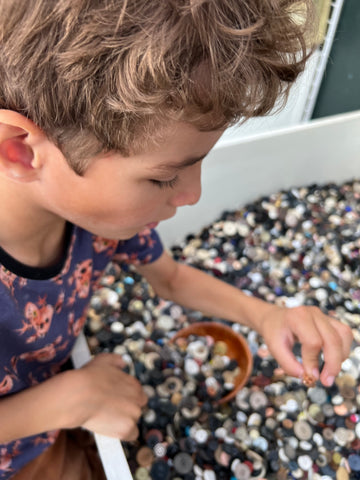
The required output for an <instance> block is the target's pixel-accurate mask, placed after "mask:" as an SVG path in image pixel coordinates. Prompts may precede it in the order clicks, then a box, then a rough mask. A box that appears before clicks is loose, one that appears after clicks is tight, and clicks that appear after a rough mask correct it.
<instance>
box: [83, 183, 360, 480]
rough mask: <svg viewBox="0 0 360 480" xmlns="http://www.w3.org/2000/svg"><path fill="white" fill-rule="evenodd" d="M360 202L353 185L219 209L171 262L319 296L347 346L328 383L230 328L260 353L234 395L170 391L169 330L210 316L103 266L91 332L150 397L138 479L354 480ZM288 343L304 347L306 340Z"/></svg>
mask: <svg viewBox="0 0 360 480" xmlns="http://www.w3.org/2000/svg"><path fill="white" fill-rule="evenodd" d="M359 198H360V183H359V182H357V181H354V182H348V183H345V184H343V185H340V186H336V185H333V184H331V185H325V186H318V185H311V186H310V187H303V188H297V189H292V190H290V191H286V192H279V193H276V194H273V195H271V196H269V197H266V198H261V199H259V200H258V201H256V202H254V203H252V204H249V205H247V206H245V207H244V208H242V209H240V210H237V211H231V212H230V211H229V212H224V214H223V215H222V216H221V218H220V219H218V220H217V221H215V222H214V223H213V224H212V225H210V226H208V227H207V228H204V229H203V230H202V231H201V232H200V233H199V234H197V235H191V236H188V237H187V238H186V241H184V243H183V244H182V245H179V246H175V247H174V248H173V249H172V253H173V255H174V257H175V258H176V259H179V260H181V261H182V262H185V263H188V264H191V265H195V266H196V267H197V268H202V269H203V270H205V271H207V272H208V273H209V274H211V275H215V276H217V277H220V278H221V279H222V280H224V281H226V282H228V283H231V284H233V285H235V286H237V287H239V288H241V289H242V290H243V291H244V290H245V291H246V292H248V293H249V294H251V295H256V296H258V297H260V298H263V299H265V300H267V301H270V302H274V303H277V304H279V305H286V306H289V307H292V306H298V305H317V306H319V307H320V308H321V309H322V310H323V311H324V312H328V313H331V314H333V315H335V316H337V317H338V318H339V319H340V320H341V321H344V322H346V323H347V324H349V325H350V326H351V327H352V329H353V333H354V339H355V340H354V345H353V349H352V352H351V355H350V358H349V359H348V360H346V361H345V362H344V363H343V365H342V371H341V373H340V375H339V376H338V377H337V379H336V381H335V383H334V385H333V386H332V387H330V388H325V387H323V386H322V385H320V384H317V385H315V386H313V387H310V388H308V387H306V386H305V385H303V384H302V383H301V382H300V381H299V380H297V379H294V378H292V377H289V376H287V375H285V374H284V372H283V371H282V370H281V369H280V368H279V367H278V365H277V363H276V362H275V360H274V359H273V357H272V356H271V354H270V352H269V351H268V349H267V347H266V345H265V344H264V343H263V340H262V338H261V337H260V336H259V335H258V334H257V333H256V332H255V331H252V330H249V329H247V328H246V327H242V326H240V325H238V324H234V325H232V328H233V329H234V330H237V331H238V332H240V333H241V334H242V335H244V336H245V337H246V339H247V342H248V345H249V347H250V349H251V351H252V353H253V359H254V368H253V372H252V375H251V377H250V380H249V382H248V384H247V386H246V387H245V388H243V389H242V390H241V391H240V392H239V393H238V394H237V396H236V398H235V399H234V400H233V401H231V402H229V403H228V404H226V405H217V404H216V403H214V402H213V401H211V399H210V398H209V397H207V396H206V394H205V392H204V390H203V391H202V392H200V393H199V392H197V395H195V391H196V382H194V381H192V380H187V381H186V382H185V383H186V384H188V385H187V389H185V393H184V391H183V390H181V393H180V394H179V395H175V393H179V392H174V391H173V390H174V389H175V390H176V389H177V388H178V387H179V379H180V382H183V380H182V379H181V374H180V371H179V368H178V367H176V366H175V365H174V362H173V361H172V360H171V358H169V342H168V340H169V339H170V338H171V337H172V336H173V335H174V334H175V333H176V331H178V330H179V329H180V328H182V327H184V326H187V325H189V324H191V323H193V322H195V321H201V320H207V321H209V319H208V318H205V317H203V316H202V315H201V314H200V313H199V312H193V311H188V310H186V309H183V308H182V307H180V306H178V305H175V304H172V303H170V302H165V301H163V300H161V299H159V298H157V297H156V296H155V294H154V292H153V291H152V289H151V286H149V285H148V284H147V283H146V282H145V281H144V279H142V278H141V277H140V276H139V275H138V274H137V273H136V272H133V271H128V272H124V271H121V270H120V268H119V266H118V265H116V264H110V265H109V267H108V269H107V271H106V273H105V276H104V277H103V279H102V280H101V288H100V289H99V290H98V292H97V293H96V295H94V297H93V299H92V301H91V308H90V310H89V315H88V322H87V325H86V333H87V336H88V341H89V344H90V346H91V348H92V350H93V351H94V352H95V353H96V352H100V351H114V352H117V353H119V354H121V355H123V358H124V359H125V361H126V362H127V364H128V370H129V372H130V373H131V374H133V375H136V376H137V378H139V380H140V381H141V383H142V384H143V385H144V388H145V390H146V392H147V394H148V396H149V403H148V407H147V409H146V411H145V412H144V415H143V417H142V419H141V421H140V424H139V430H140V437H139V440H138V441H137V442H136V443H135V444H131V445H130V444H129V445H126V451H127V456H128V460H129V464H130V467H131V469H132V471H133V474H134V477H135V479H136V480H147V479H159V480H160V479H161V480H165V479H181V478H183V479H186V480H202V479H203V480H213V479H214V480H215V479H220V480H222V479H223V480H226V479H229V480H235V479H238V480H243V479H244V480H246V479H255V478H258V479H260V478H266V479H269V480H270V479H280V480H281V479H288V478H289V479H313V480H329V479H332V478H336V479H337V480H346V479H348V478H350V479H357V478H359V479H360V414H359V407H360V393H359V388H358V378H359V375H360V369H359V366H360V346H359V343H360V334H359V331H358V326H359V324H360V307H359V302H360V280H359V278H360V275H359V273H360V272H359V269H360V263H359V257H360V223H359V214H360V204H358V203H359ZM212 320H214V321H221V320H220V319H212ZM294 353H295V355H297V356H300V348H299V345H296V346H295V349H294ZM160 366H161V369H160V368H159V367H160ZM164 370H165V371H166V374H165V375H166V378H168V377H170V379H171V380H168V383H166V382H165V381H164V378H165V377H164V373H163V372H164ZM180 370H181V369H180ZM190 370H191V368H190ZM183 383H184V382H183ZM164 389H165V390H164ZM165 391H166V392H167V396H164V394H165ZM169 392H170V394H169V395H168V393H169Z"/></svg>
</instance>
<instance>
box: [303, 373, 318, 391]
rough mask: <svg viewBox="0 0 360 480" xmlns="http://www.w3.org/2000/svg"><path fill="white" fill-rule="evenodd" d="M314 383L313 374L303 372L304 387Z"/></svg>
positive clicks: (312, 385)
mask: <svg viewBox="0 0 360 480" xmlns="http://www.w3.org/2000/svg"><path fill="white" fill-rule="evenodd" d="M315 383H316V379H315V377H314V375H310V374H308V373H305V374H304V378H303V384H304V385H305V387H308V388H310V387H314V386H315Z"/></svg>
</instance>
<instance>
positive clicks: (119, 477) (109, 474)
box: [71, 332, 133, 480]
mask: <svg viewBox="0 0 360 480" xmlns="http://www.w3.org/2000/svg"><path fill="white" fill-rule="evenodd" d="M71 358H72V361H73V364H74V367H75V368H81V367H82V366H83V365H85V364H86V363H88V362H89V361H90V360H91V353H90V350H89V346H88V344H87V341H86V338H85V335H84V334H83V332H81V333H80V335H79V337H78V339H77V341H76V343H75V345H74V348H73V351H72V354H71ZM95 441H96V445H97V448H98V451H99V455H100V458H101V461H102V464H103V467H104V470H105V474H106V478H107V480H133V477H132V475H131V472H130V469H129V465H128V463H127V460H126V457H125V454H124V450H123V448H122V445H121V442H120V441H119V440H117V439H116V438H110V437H106V436H105V435H99V434H97V433H95Z"/></svg>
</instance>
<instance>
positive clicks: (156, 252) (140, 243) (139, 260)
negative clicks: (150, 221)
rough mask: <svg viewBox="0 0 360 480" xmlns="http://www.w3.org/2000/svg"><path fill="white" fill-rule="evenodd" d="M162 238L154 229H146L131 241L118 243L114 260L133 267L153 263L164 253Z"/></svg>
mask: <svg viewBox="0 0 360 480" xmlns="http://www.w3.org/2000/svg"><path fill="white" fill-rule="evenodd" d="M163 250H164V248H163V245H162V243H161V240H160V237H159V235H158V234H157V232H156V231H155V230H154V229H149V228H147V229H145V230H143V231H142V232H140V233H138V234H137V235H135V236H134V237H132V238H130V239H129V240H122V241H120V242H119V243H118V246H117V249H116V251H115V255H114V260H116V261H118V262H121V263H125V264H133V265H141V264H146V263H151V262H154V261H155V260H157V259H158V258H159V257H160V256H161V254H162V253H163Z"/></svg>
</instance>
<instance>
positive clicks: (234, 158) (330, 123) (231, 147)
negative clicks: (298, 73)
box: [158, 111, 360, 246]
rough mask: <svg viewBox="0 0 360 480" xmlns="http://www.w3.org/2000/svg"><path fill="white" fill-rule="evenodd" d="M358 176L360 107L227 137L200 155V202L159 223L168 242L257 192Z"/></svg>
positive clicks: (193, 230)
mask: <svg viewBox="0 0 360 480" xmlns="http://www.w3.org/2000/svg"><path fill="white" fill-rule="evenodd" d="M355 176H359V177H360V111H358V112H353V113H350V114H345V115H337V116H333V117H329V118H326V119H321V120H316V121H312V122H309V123H307V124H304V125H297V126H293V127H290V128H285V129H280V130H277V131H275V132H267V133H262V134H260V135H256V136H254V137H251V138H247V139H239V138H235V139H233V140H231V139H226V142H225V141H223V142H222V144H218V146H216V148H215V149H214V150H213V151H212V152H211V153H210V154H209V156H208V158H207V159H206V160H205V161H204V166H203V175H202V185H203V193H202V197H201V199H200V201H199V203H198V204H197V205H195V206H192V207H183V208H181V209H179V211H178V213H177V215H176V216H175V217H174V218H172V219H170V220H167V221H166V222H163V223H161V224H160V225H159V227H158V231H159V232H160V235H161V237H162V239H163V241H164V243H165V245H167V246H170V245H173V244H174V243H176V242H178V241H180V240H182V239H183V238H184V236H185V235H186V234H187V233H197V232H199V231H200V229H201V228H202V227H203V226H205V225H207V224H209V223H211V222H213V221H214V220H215V219H216V218H217V217H218V216H219V215H220V213H221V212H222V211H223V210H224V209H232V210H234V209H236V208H238V207H240V206H242V205H244V204H245V203H247V202H251V201H254V200H255V199H257V198H258V197H259V196H262V195H266V194H270V193H274V192H277V191H278V190H280V189H286V188H290V187H292V186H300V185H308V184H310V183H313V182H320V183H322V182H329V181H334V182H343V181H345V180H348V179H350V178H353V177H355Z"/></svg>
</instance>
